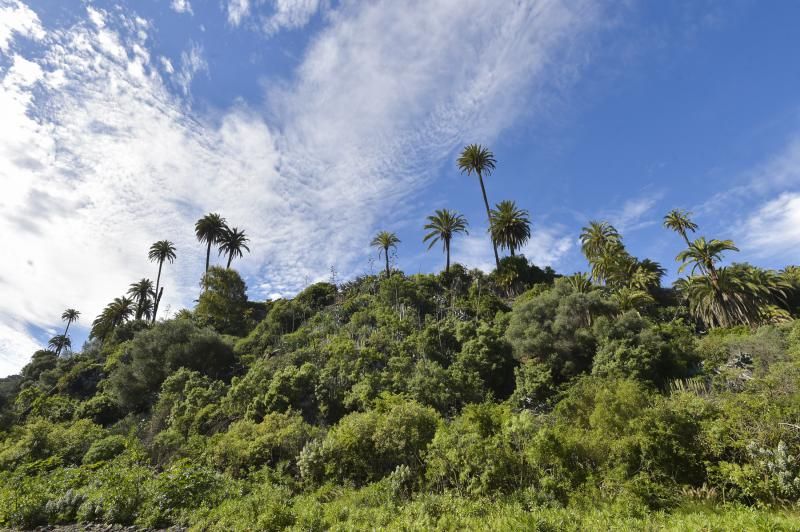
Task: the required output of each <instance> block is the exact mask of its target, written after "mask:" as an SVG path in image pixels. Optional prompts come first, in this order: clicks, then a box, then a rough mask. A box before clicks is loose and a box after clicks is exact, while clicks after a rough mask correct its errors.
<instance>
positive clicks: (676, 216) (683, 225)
mask: <svg viewBox="0 0 800 532" xmlns="http://www.w3.org/2000/svg"><path fill="white" fill-rule="evenodd" d="M691 215H692V213H691V212H688V211H684V210H681V209H672V210H671V211H669V212H668V213H667V215H666V216H664V227H666V228H667V229H672V230H673V231H675V232H676V233H678V234H679V235H681V236H682V237H683V240H684V241H686V245H687V246H690V245H691V242H690V241H689V237H688V235H687V232H688V231H691V232H692V233H694V232H695V231H696V230H697V224H696V223H694V222H693V221H692V220H691V218H690V217H691Z"/></svg>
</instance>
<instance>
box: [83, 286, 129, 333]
mask: <svg viewBox="0 0 800 532" xmlns="http://www.w3.org/2000/svg"><path fill="white" fill-rule="evenodd" d="M134 312H135V308H134V302H133V300H132V299H130V298H129V297H127V296H122V297H117V298H114V301H112V302H111V303H109V304H108V305H106V308H104V309H103V312H101V313H100V315H99V316H97V318H95V320H94V321H93V322H92V331H91V333H90V334H89V336H90V337H91V338H100V339H101V340H103V339H105V338H106V337H107V336H108V335H109V334H111V332H112V331H113V330H114V329H115V328H116V327H117V326H118V325H120V324H121V323H124V322H126V321H128V320H129V319H130V318H131V316H133V315H134Z"/></svg>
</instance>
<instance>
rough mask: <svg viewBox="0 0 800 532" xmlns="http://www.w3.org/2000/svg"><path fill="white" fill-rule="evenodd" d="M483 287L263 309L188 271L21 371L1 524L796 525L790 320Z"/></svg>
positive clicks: (227, 276) (797, 372)
mask: <svg viewBox="0 0 800 532" xmlns="http://www.w3.org/2000/svg"><path fill="white" fill-rule="evenodd" d="M740 268H741V267H740ZM787 271H790V270H787ZM501 272H502V273H501V274H498V273H497V272H493V273H491V274H488V275H487V274H484V273H482V272H480V271H477V270H475V271H467V270H465V269H464V268H463V267H461V266H460V265H454V266H452V267H451V268H450V271H449V272H448V273H442V274H438V275H431V274H419V275H412V276H407V275H404V274H403V273H402V272H391V275H389V276H387V275H386V274H385V273H384V274H381V275H379V276H364V277H361V278H358V279H355V280H352V281H348V282H345V283H343V284H340V285H338V286H337V285H334V284H330V283H317V284H313V285H311V286H309V287H307V288H306V289H305V290H303V291H302V292H300V293H299V294H298V295H297V296H296V297H295V298H293V299H291V300H284V299H281V300H277V301H271V302H267V303H266V305H265V304H263V303H248V302H247V300H246V296H245V287H244V283H243V282H242V280H241V278H239V276H238V274H236V272H235V271H234V270H225V269H221V268H212V269H211V270H210V271H209V274H207V276H206V282H205V284H204V286H205V287H206V289H205V290H204V292H203V294H202V295H201V297H200V300H199V303H198V306H197V307H196V308H195V309H194V310H193V311H191V312H190V311H184V312H181V313H179V314H178V315H177V316H175V317H173V318H172V319H166V320H161V321H158V322H156V323H154V324H150V323H149V322H147V321H145V320H130V321H127V322H120V323H117V324H115V326H114V327H113V328H112V329H111V330H110V331H109V330H104V336H103V339H100V338H98V337H97V336H95V337H94V339H93V340H91V341H90V342H88V343H87V344H86V345H85V346H84V348H83V350H82V351H80V352H75V353H71V354H65V353H62V354H61V355H56V354H55V352H54V351H52V350H45V351H38V352H36V353H35V354H34V355H33V357H32V359H31V361H30V363H29V364H28V365H27V366H26V367H25V368H24V370H23V371H22V374H21V376H18V377H11V378H7V379H3V380H2V382H1V383H0V394H1V395H0V400H1V401H2V402H1V403H0V407H1V408H2V418H1V419H2V425H1V426H2V432H0V525H4V526H9V527H33V526H36V525H41V524H45V523H51V524H57V523H72V522H105V523H119V524H124V525H128V524H136V525H138V526H142V527H167V526H171V525H182V526H193V527H196V528H197V529H204V530H234V529H241V530H244V529H260V530H276V529H283V528H293V529H296V530H323V529H343V530H344V529H365V528H374V527H378V528H387V529H408V528H413V529H432V528H441V529H455V528H484V529H491V530H497V529H507V530H512V529H514V530H518V529H525V528H528V529H539V528H546V529H571V530H580V529H584V530H585V529H587V528H595V529H597V528H607V527H610V526H627V527H632V528H642V527H645V526H655V527H666V528H678V529H686V528H696V527H699V526H700V525H701V524H702V525H703V526H712V527H717V528H728V529H744V528H762V527H763V528H772V529H776V528H785V529H791V528H793V527H796V526H797V525H796V523H797V522H798V521H796V519H797V517H798V516H797V514H796V513H795V511H794V510H792V508H793V507H794V506H795V505H796V504H797V501H798V499H799V498H800V462H798V459H797V457H798V452H799V451H800V321H794V320H793V319H791V317H789V312H788V311H786V310H783V311H781V312H778V311H777V310H773V311H771V314H769V316H772V317H769V316H767V315H766V314H762V316H766V317H763V318H762V319H761V321H760V323H758V324H752V325H751V326H745V325H739V326H734V327H727V328H720V327H715V328H709V327H707V326H705V325H704V324H703V321H702V320H699V319H698V318H697V317H696V316H695V315H694V314H693V313H691V312H690V308H691V305H689V306H687V305H686V302H685V300H684V299H683V296H682V295H681V292H679V291H675V290H674V289H667V288H661V287H660V285H659V284H657V283H656V284H653V285H652V286H651V287H650V288H649V289H648V294H649V297H650V299H647V300H646V301H644V302H643V304H641V305H639V304H637V305H633V306H631V305H628V304H627V303H626V301H627V300H626V299H625V298H624V297H622V296H621V295H620V294H624V292H620V290H619V289H613V288H610V286H613V285H611V283H607V284H606V286H605V287H601V286H596V285H593V284H592V283H589V282H588V281H587V279H588V278H587V277H586V276H581V275H576V276H570V277H561V276H558V275H557V274H556V273H555V272H553V271H552V270H549V269H545V270H542V269H540V268H537V267H535V266H533V265H530V264H529V263H528V262H527V261H526V260H525V258H524V257H513V258H511V257H509V258H506V259H503V264H502V268H501ZM787 286H788V285H787ZM793 290H794V288H792V289H791V290H788V289H787V291H786V297H784V298H783V301H784V302H786V301H788V300H790V299H791V295H792V294H793V293H794V292H793ZM775 316H778V318H775Z"/></svg>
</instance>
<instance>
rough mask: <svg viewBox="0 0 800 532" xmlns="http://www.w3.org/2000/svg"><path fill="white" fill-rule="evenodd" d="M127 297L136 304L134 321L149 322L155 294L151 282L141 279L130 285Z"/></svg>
mask: <svg viewBox="0 0 800 532" xmlns="http://www.w3.org/2000/svg"><path fill="white" fill-rule="evenodd" d="M128 295H129V296H131V299H133V302H134V303H135V304H136V313H135V314H134V319H137V320H141V319H145V320H150V318H151V317H152V314H153V308H154V307H155V304H154V301H155V296H156V294H155V292H154V291H153V281H151V280H150V279H144V278H142V279H141V280H139V281H138V282H136V283H132V284H131V286H130V288H128Z"/></svg>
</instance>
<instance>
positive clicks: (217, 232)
mask: <svg viewBox="0 0 800 532" xmlns="http://www.w3.org/2000/svg"><path fill="white" fill-rule="evenodd" d="M225 229H226V225H225V218H223V217H222V216H220V215H219V214H217V213H215V212H212V213H209V214H206V215H205V216H203V217H202V218H200V219H199V220H197V223H195V224H194V234H195V235H197V240H199V241H200V243H206V244H207V246H208V247H207V249H206V272H208V265H209V262H210V260H211V245H212V244H217V243H218V242H219V241H220V240H221V239H222V236H223V235H224V234H225Z"/></svg>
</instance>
